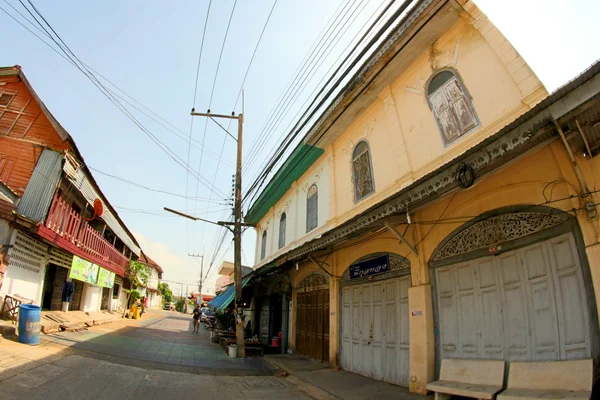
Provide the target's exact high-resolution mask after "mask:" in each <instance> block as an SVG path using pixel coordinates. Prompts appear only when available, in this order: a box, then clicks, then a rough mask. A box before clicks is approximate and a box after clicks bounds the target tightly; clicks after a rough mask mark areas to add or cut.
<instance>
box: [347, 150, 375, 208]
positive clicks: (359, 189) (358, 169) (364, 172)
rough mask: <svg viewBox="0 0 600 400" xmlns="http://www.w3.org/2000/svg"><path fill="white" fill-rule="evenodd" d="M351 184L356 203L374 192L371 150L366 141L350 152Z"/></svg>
mask: <svg viewBox="0 0 600 400" xmlns="http://www.w3.org/2000/svg"><path fill="white" fill-rule="evenodd" d="M352 183H353V184H354V201H355V202H358V201H360V200H362V199H363V198H365V197H367V196H368V195H370V194H371V193H373V192H374V191H375V182H374V179H373V164H372V162H371V149H370V148H369V143H367V141H366V140H361V141H360V142H358V143H357V144H356V146H354V151H352Z"/></svg>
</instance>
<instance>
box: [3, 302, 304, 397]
mask: <svg viewBox="0 0 600 400" xmlns="http://www.w3.org/2000/svg"><path fill="white" fill-rule="evenodd" d="M144 318H146V319H145V320H144ZM190 319H191V317H189V316H186V315H181V314H174V313H168V312H154V313H149V314H146V315H144V317H143V319H142V321H140V322H136V323H134V324H132V323H127V322H124V323H116V324H112V325H110V326H101V327H93V328H91V329H89V330H87V331H83V332H74V333H68V332H64V333H60V334H55V335H51V336H45V337H44V338H43V340H42V344H40V345H39V346H27V345H23V344H20V343H17V342H14V341H11V340H7V339H0V399H44V400H70V399H86V400H88V399H110V400H115V399H136V400H137V399H144V400H151V399H157V400H158V399H160V400H165V399H169V400H170V399H191V398H201V399H203V400H205V399H206V400H209V399H218V400H226V399H248V400H254V399H256V400H259V399H260V400H269V399H282V398H284V399H290V400H292V399H309V398H310V397H308V396H307V395H306V394H305V393H304V392H302V391H300V390H299V389H298V387H297V386H296V385H295V384H293V383H291V381H290V379H284V378H282V377H280V376H279V374H277V372H276V371H275V370H274V369H273V368H272V367H270V366H269V365H268V363H266V362H265V360H264V359H263V358H248V359H243V360H242V359H230V358H229V357H227V355H226V354H225V352H224V351H223V350H222V349H221V348H220V347H219V346H218V345H216V344H213V343H211V342H210V340H209V334H208V332H207V331H205V330H203V329H202V330H201V331H200V333H198V334H196V333H193V332H192V330H191V327H190ZM257 375H259V376H257ZM292 382H293V381H292Z"/></svg>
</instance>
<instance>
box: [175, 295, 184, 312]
mask: <svg viewBox="0 0 600 400" xmlns="http://www.w3.org/2000/svg"><path fill="white" fill-rule="evenodd" d="M184 304H185V299H183V298H180V299H179V300H177V303H175V309H176V310H177V311H179V312H181V311H183V306H184Z"/></svg>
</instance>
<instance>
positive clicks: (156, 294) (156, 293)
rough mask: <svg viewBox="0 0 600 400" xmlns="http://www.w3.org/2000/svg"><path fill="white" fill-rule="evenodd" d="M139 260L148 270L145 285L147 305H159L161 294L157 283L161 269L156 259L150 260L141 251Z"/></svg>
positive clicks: (160, 277) (161, 272)
mask: <svg viewBox="0 0 600 400" xmlns="http://www.w3.org/2000/svg"><path fill="white" fill-rule="evenodd" d="M140 260H142V262H144V264H146V266H147V267H148V271H149V272H150V277H149V278H148V284H147V285H146V297H147V298H148V301H147V307H161V306H162V295H161V293H160V290H158V284H159V283H160V280H161V279H162V274H163V269H162V267H161V266H160V265H158V263H156V261H154V260H152V259H151V258H150V257H148V256H147V255H146V254H144V253H143V252H142V257H140Z"/></svg>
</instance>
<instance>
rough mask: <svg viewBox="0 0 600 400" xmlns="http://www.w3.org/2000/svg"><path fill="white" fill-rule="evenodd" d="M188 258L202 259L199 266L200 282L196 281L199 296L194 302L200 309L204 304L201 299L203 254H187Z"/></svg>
mask: <svg viewBox="0 0 600 400" xmlns="http://www.w3.org/2000/svg"><path fill="white" fill-rule="evenodd" d="M188 256H190V257H201V258H202V263H201V264H200V281H198V292H199V293H200V294H199V295H198V300H196V304H200V307H202V303H203V302H204V299H203V298H202V279H203V278H202V277H203V275H204V254H188Z"/></svg>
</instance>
